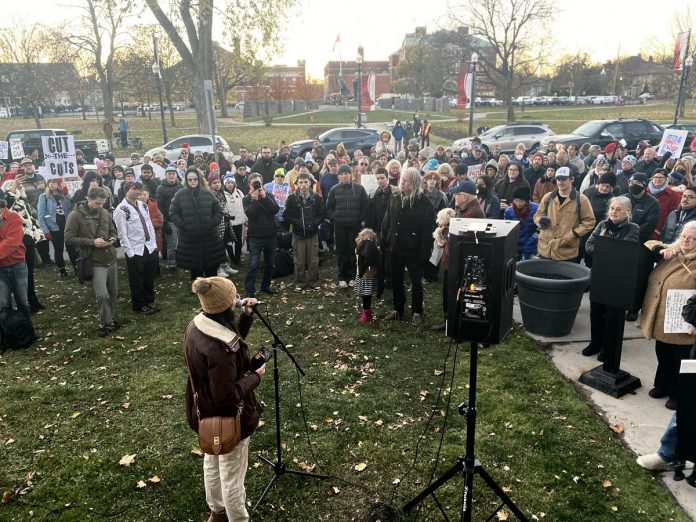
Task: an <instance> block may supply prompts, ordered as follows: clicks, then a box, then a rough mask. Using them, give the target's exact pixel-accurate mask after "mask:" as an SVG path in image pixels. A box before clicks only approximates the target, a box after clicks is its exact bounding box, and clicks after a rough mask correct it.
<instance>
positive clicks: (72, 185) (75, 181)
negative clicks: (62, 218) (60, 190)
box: [63, 178, 82, 198]
mask: <svg viewBox="0 0 696 522" xmlns="http://www.w3.org/2000/svg"><path fill="white" fill-rule="evenodd" d="M63 186H64V187H66V188H67V189H68V196H70V197H71V198H72V197H73V196H74V195H75V192H77V191H78V190H79V189H81V188H82V180H81V179H80V178H69V179H65V180H63Z"/></svg>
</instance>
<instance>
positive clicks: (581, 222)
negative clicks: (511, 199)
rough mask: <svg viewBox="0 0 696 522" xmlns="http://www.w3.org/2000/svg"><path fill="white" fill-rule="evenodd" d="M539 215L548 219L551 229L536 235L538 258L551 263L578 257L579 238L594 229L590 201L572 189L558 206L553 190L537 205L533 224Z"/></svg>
mask: <svg viewBox="0 0 696 522" xmlns="http://www.w3.org/2000/svg"><path fill="white" fill-rule="evenodd" d="M542 216H546V217H548V218H549V219H550V220H551V226H550V227H549V228H547V229H545V230H540V232H539V245H538V252H539V255H540V256H543V257H548V258H550V259H553V260H555V261H570V260H572V259H575V258H576V257H578V253H579V250H580V238H581V237H582V236H584V235H585V234H588V233H589V232H591V231H592V229H593V228H594V226H595V218H594V214H593V213H592V206H591V205H590V200H589V199H587V197H586V196H583V195H582V194H580V193H578V191H577V190H575V189H573V190H572V191H571V193H570V195H569V196H568V197H566V198H565V200H564V201H563V204H561V203H560V201H559V199H558V190H554V191H552V192H549V193H548V194H546V196H544V198H543V199H542V200H541V203H539V209H538V210H537V212H536V214H534V222H535V223H536V224H537V225H539V219H540V218H541V217H542Z"/></svg>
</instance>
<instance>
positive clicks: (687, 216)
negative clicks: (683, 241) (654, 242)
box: [660, 187, 696, 243]
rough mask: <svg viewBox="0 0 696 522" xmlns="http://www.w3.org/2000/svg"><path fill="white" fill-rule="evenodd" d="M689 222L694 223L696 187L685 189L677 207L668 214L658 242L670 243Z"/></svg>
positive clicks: (695, 219)
mask: <svg viewBox="0 0 696 522" xmlns="http://www.w3.org/2000/svg"><path fill="white" fill-rule="evenodd" d="M689 221H696V187H686V188H685V189H684V192H683V193H682V194H681V202H680V204H679V206H678V207H677V208H676V209H675V210H673V211H672V212H670V213H669V215H668V216H667V219H665V225H664V227H663V228H662V234H661V235H660V241H662V242H663V243H672V242H674V241H675V240H676V239H677V238H678V237H679V234H680V233H681V231H682V228H684V225H685V224H686V223H688V222H689Z"/></svg>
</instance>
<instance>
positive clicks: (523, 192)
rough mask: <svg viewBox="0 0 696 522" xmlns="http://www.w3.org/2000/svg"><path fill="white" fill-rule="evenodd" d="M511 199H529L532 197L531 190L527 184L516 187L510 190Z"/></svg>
mask: <svg viewBox="0 0 696 522" xmlns="http://www.w3.org/2000/svg"><path fill="white" fill-rule="evenodd" d="M512 199H523V200H525V201H529V200H531V199H532V191H531V189H530V188H529V187H528V186H527V185H522V186H521V187H517V188H516V189H515V190H513V191H512Z"/></svg>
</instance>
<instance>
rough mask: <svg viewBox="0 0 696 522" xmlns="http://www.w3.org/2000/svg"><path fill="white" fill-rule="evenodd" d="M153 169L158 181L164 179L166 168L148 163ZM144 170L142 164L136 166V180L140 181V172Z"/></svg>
mask: <svg viewBox="0 0 696 522" xmlns="http://www.w3.org/2000/svg"><path fill="white" fill-rule="evenodd" d="M148 165H150V166H151V167H152V172H153V173H154V174H155V178H157V179H164V178H165V175H164V168H163V167H160V166H159V165H157V163H148ZM142 168H143V165H142V163H141V164H140V165H136V166H135V167H133V170H134V171H135V179H140V170H141V169H142Z"/></svg>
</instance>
